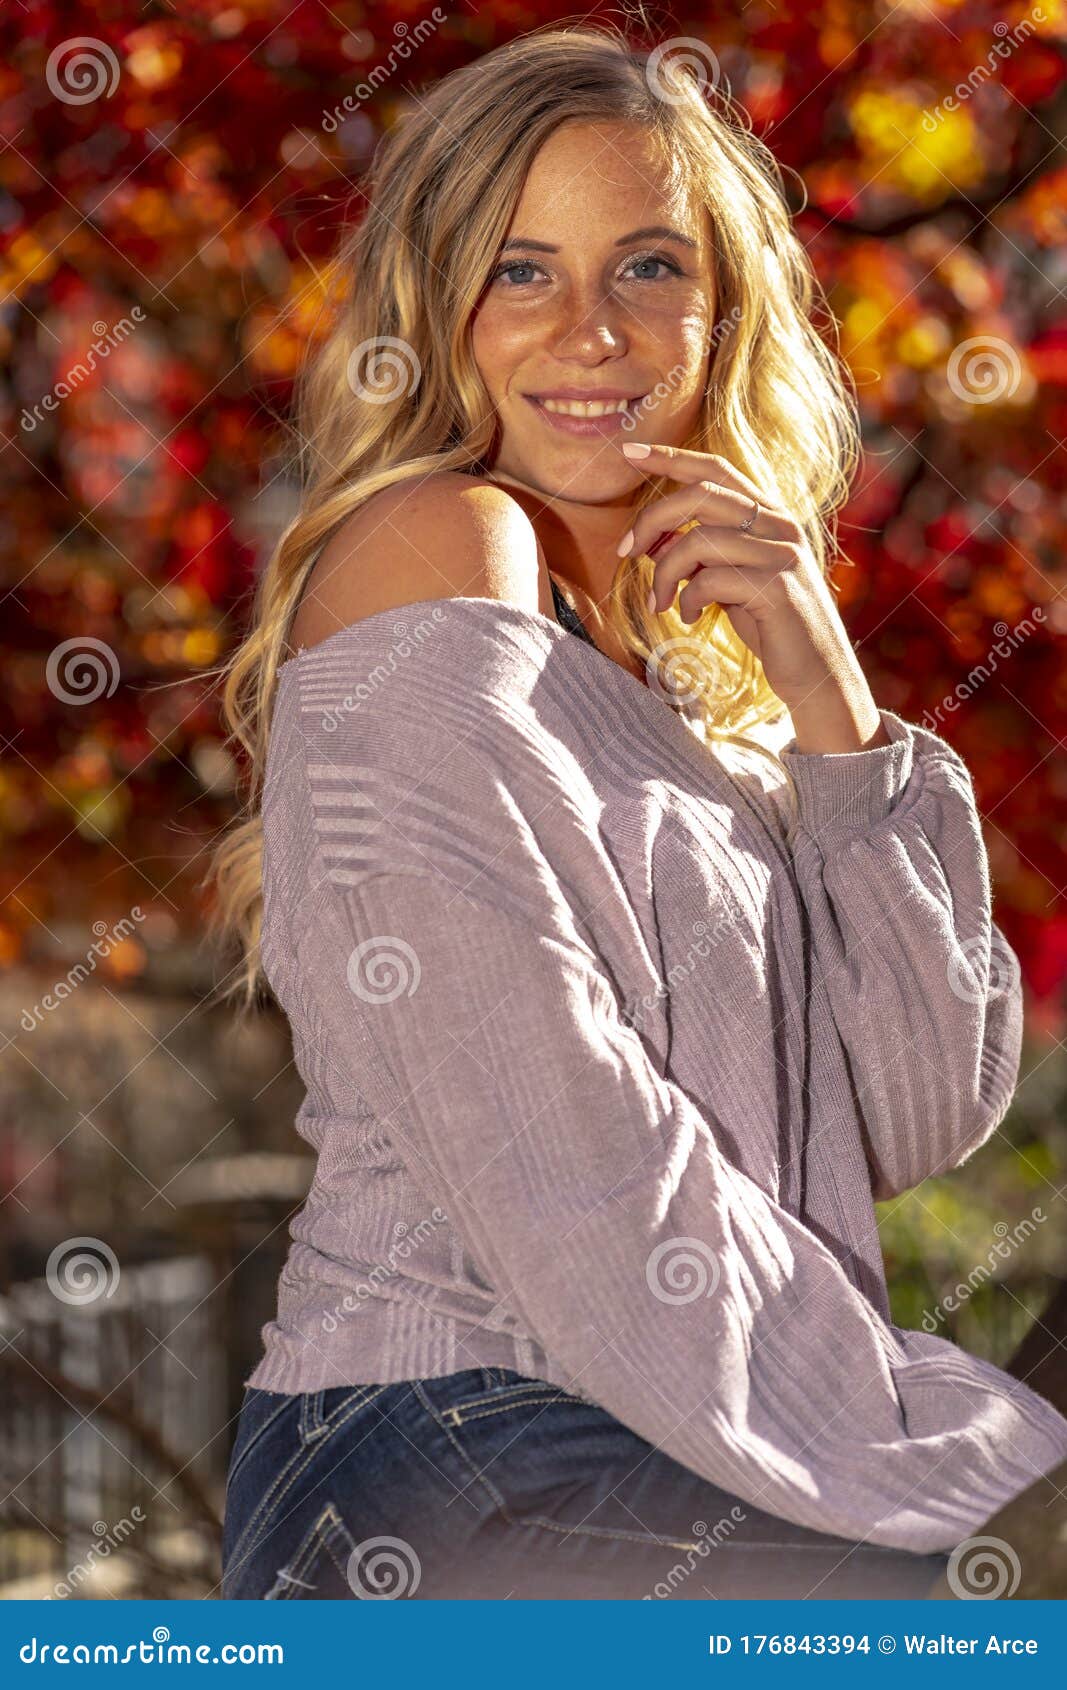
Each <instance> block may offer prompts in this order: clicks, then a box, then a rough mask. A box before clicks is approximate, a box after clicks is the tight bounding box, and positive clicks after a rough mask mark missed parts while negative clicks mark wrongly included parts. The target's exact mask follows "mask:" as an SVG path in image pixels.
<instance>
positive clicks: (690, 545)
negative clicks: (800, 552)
mask: <svg viewBox="0 0 1067 1690" xmlns="http://www.w3.org/2000/svg"><path fill="white" fill-rule="evenodd" d="M792 556H793V552H792V549H791V547H790V546H789V545H788V544H786V543H785V542H783V541H777V540H761V539H758V538H757V537H756V536H755V535H752V534H738V533H736V532H733V531H731V530H729V529H722V528H719V529H713V528H704V527H701V528H695V529H694V530H693V532H692V533H691V534H686V535H684V536H683V537H682V538H681V539H679V540H672V541H671V543H670V545H669V546H668V547H667V548H666V549H665V550H664V552H663V553H662V555H661V556H660V557H658V558H657V559H656V563H655V568H654V570H653V574H652V591H653V593H654V594H655V600H656V609H657V611H663V610H666V608H667V607H668V605H670V604H671V602H672V600H673V599H674V595H675V593H676V592H677V590H678V586H679V584H680V582H682V581H684V580H686V579H687V578H689V577H690V576H692V575H693V574H695V572H696V571H697V570H698V569H701V568H709V567H712V566H714V565H716V564H730V565H734V566H736V567H738V568H741V569H749V570H752V569H764V570H768V571H770V572H771V573H772V574H778V573H780V572H781V570H782V569H784V568H785V567H786V566H787V564H788V563H789V561H790V559H791V558H792Z"/></svg>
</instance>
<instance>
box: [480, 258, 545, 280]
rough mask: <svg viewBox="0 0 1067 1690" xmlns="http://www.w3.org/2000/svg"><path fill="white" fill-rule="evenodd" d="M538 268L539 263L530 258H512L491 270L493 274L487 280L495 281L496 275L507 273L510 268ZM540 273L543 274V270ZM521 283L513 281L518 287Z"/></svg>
mask: <svg viewBox="0 0 1067 1690" xmlns="http://www.w3.org/2000/svg"><path fill="white" fill-rule="evenodd" d="M540 269H541V266H540V264H535V263H534V262H533V260H532V259H530V258H513V259H512V261H511V263H510V264H501V265H498V267H497V268H496V269H495V270H494V271H493V274H492V275H491V276H490V278H489V280H490V281H491V282H495V281H496V280H497V279H498V277H500V276H506V275H509V274H510V273H511V271H512V270H540ZM541 274H542V275H543V274H544V271H543V270H542V271H541ZM521 285H522V284H521V283H518V282H517V283H515V286H516V287H519V286H521Z"/></svg>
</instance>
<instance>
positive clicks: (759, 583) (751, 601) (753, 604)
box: [677, 563, 773, 622]
mask: <svg viewBox="0 0 1067 1690" xmlns="http://www.w3.org/2000/svg"><path fill="white" fill-rule="evenodd" d="M772 579H773V577H767V576H765V575H754V574H753V573H752V571H751V570H746V569H742V568H738V567H735V565H733V564H729V563H717V564H712V565H711V567H710V568H706V569H698V570H697V572H696V574H695V575H694V576H693V578H692V580H690V581H688V582H687V583H686V585H685V586H684V587H683V589H682V591H681V592H680V593H679V595H678V605H677V611H678V615H679V616H680V617H681V619H682V621H683V622H696V621H697V620H698V618H699V617H701V616H702V615H703V614H704V611H705V610H706V609H707V608H708V606H709V605H712V604H721V605H722V606H723V608H724V609H728V610H735V609H738V608H740V609H744V610H746V611H750V612H751V611H752V610H753V609H755V608H758V607H763V606H765V605H766V589H767V587H768V585H769V582H770V580H772Z"/></svg>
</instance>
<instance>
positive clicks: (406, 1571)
mask: <svg viewBox="0 0 1067 1690" xmlns="http://www.w3.org/2000/svg"><path fill="white" fill-rule="evenodd" d="M947 1559H948V1558H947V1556H946V1555H914V1554H910V1553H908V1552H907V1551H906V1550H899V1549H884V1548H879V1547H877V1546H873V1545H870V1544H855V1543H851V1542H849V1541H848V1540H847V1539H845V1538H841V1537H835V1536H831V1535H829V1534H827V1533H823V1532H814V1531H809V1530H807V1529H806V1528H805V1527H803V1526H797V1525H792V1524H791V1523H790V1522H789V1521H787V1520H780V1519H778V1518H776V1517H775V1516H774V1515H772V1514H766V1513H764V1512H763V1511H762V1510H760V1509H759V1508H755V1507H753V1506H752V1505H751V1504H749V1503H746V1502H743V1501H742V1500H741V1499H740V1498H739V1497H736V1496H732V1495H730V1494H729V1493H728V1492H726V1491H722V1490H719V1489H718V1488H717V1487H716V1486H715V1485H712V1484H709V1483H708V1482H707V1481H706V1480H704V1479H701V1478H699V1477H698V1476H697V1475H696V1474H695V1473H693V1472H691V1471H690V1470H689V1469H688V1468H687V1467H683V1466H681V1465H680V1464H679V1463H678V1462H676V1461H673V1460H672V1459H671V1458H670V1457H669V1456H667V1455H664V1454H663V1453H662V1452H661V1451H660V1450H657V1449H655V1448H654V1447H653V1445H651V1444H650V1443H648V1442H646V1440H645V1439H644V1438H642V1437H639V1436H638V1434H637V1433H635V1432H632V1431H630V1429H629V1428H628V1427H627V1426H624V1425H623V1423H622V1422H621V1421H620V1420H617V1419H616V1418H615V1417H614V1416H613V1415H611V1414H609V1413H608V1412H607V1410H606V1409H603V1408H600V1407H598V1406H597V1405H596V1404H593V1403H590V1402H586V1401H585V1400H584V1399H582V1398H581V1397H578V1396H575V1395H573V1394H572V1393H570V1392H568V1391H566V1390H561V1389H560V1388H558V1387H557V1386H555V1385H549V1384H547V1383H546V1382H545V1381H544V1380H543V1379H531V1378H527V1377H525V1376H523V1375H522V1374H519V1373H515V1372H513V1371H511V1370H510V1369H508V1368H500V1367H472V1368H467V1369H465V1370H464V1371H463V1372H460V1373H451V1374H448V1375H446V1376H445V1377H443V1378H436V1379H408V1380H404V1381H402V1382H400V1383H398V1384H388V1385H338V1386H336V1387H332V1388H330V1389H327V1390H321V1391H307V1392H303V1393H301V1394H296V1395H287V1394H282V1393H279V1392H276V1391H263V1390H256V1389H253V1388H251V1387H246V1390H245V1398H244V1403H243V1405H242V1408H241V1413H240V1417H239V1420H238V1427H237V1436H236V1440H235V1443H234V1447H233V1452H232V1455H231V1458H230V1468H229V1476H228V1479H227V1490H226V1516H225V1522H224V1530H223V1548H222V1560H223V1580H222V1590H221V1595H222V1596H223V1597H224V1598H233V1597H237V1598H243V1599H248V1598H252V1599H258V1598H262V1599H264V1600H266V1601H288V1600H290V1599H291V1598H294V1597H307V1598H318V1599H321V1598H329V1599H334V1598H343V1599H347V1600H350V1599H352V1598H360V1599H367V1598H371V1599H380V1598H390V1597H400V1598H404V1599H410V1598H414V1599H415V1600H433V1599H464V1598H467V1599H470V1598H493V1599H497V1600H505V1599H506V1598H508V1597H511V1598H513V1599H528V1598H550V1597H564V1598H609V1599H610V1598H630V1599H641V1598H643V1597H647V1598H648V1599H650V1600H652V1601H656V1600H662V1599H671V1600H702V1599H703V1600H707V1599H708V1598H710V1597H716V1598H721V1597H772V1596H791V1597H801V1598H804V1597H816V1598H819V1597H867V1596H874V1597H915V1596H924V1595H925V1594H926V1592H927V1590H928V1589H929V1588H930V1586H931V1585H932V1584H933V1582H934V1580H935V1579H936V1578H937V1577H938V1576H939V1575H940V1574H941V1572H942V1571H943V1569H944V1567H945V1565H946V1563H947Z"/></svg>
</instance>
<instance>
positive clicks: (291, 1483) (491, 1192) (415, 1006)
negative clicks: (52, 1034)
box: [215, 28, 1067, 1599]
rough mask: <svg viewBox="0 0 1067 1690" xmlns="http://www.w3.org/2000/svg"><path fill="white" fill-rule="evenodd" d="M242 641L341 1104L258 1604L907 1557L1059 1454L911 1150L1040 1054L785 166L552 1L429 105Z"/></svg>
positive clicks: (247, 832)
mask: <svg viewBox="0 0 1067 1690" xmlns="http://www.w3.org/2000/svg"><path fill="white" fill-rule="evenodd" d="M336 269H337V274H338V276H339V277H340V278H341V279H342V281H343V284H344V288H345V294H346V297H345V299H344V302H343V304H342V306H341V308H340V311H339V313H338V316H337V319H336V322H335V324H334V325H333V327H332V330H331V333H330V335H329V338H328V339H326V340H325V341H324V342H323V344H322V345H320V346H319V348H318V349H317V350H316V351H315V353H314V356H313V357H312V359H311V360H310V363H309V366H308V369H307V371H306V374H305V378H304V382H303V389H302V396H301V397H302V408H301V413H300V428H301V436H302V444H303V449H304V468H305V475H304V490H303V497H302V503H301V507H300V512H299V515H298V517H297V519H296V520H295V521H294V523H293V524H292V525H291V527H290V528H289V530H288V532H287V533H286V534H285V536H284V538H283V539H282V541H281V543H280V544H279V546H278V549H277V551H276V553H275V555H274V557H273V558H272V559H271V561H270V563H269V566H268V567H267V569H266V572H265V574H264V576H263V579H262V584H261V589H260V592H259V599H258V605H257V608H256V614H255V617H254V620H253V625H252V628H251V631H250V632H249V634H248V637H247V639H246V640H245V641H244V643H243V645H242V646H241V648H240V650H239V651H238V652H237V653H236V656H235V657H234V659H233V662H232V667H231V669H230V673H229V676H228V681H227V686H226V694H225V698H226V707H227V710H228V712H229V718H230V721H231V724H232V727H233V731H234V733H235V735H236V736H237V738H238V739H239V740H240V741H241V742H242V743H243V744H244V746H245V747H246V748H247V750H248V752H249V754H250V761H251V770H252V783H251V789H250V795H249V810H248V814H247V815H246V816H245V817H244V818H243V819H242V821H241V823H240V825H239V826H237V827H236V828H235V829H234V831H233V833H232V835H231V836H229V837H228V838H227V839H226V841H225V843H224V845H223V847H222V849H221V851H220V852H219V855H218V858H217V861H216V864H215V869H216V874H217V883H218V888H219V900H218V904H219V912H220V920H221V922H222V923H223V924H224V926H225V927H226V928H227V929H228V930H229V931H231V932H232V933H234V934H236V935H238V936H240V938H241V939H242V940H243V943H244V966H243V970H242V973H241V983H242V984H243V986H244V989H245V992H246V995H248V996H249V997H251V996H252V995H254V993H255V991H256V988H257V985H258V982H259V981H260V979H261V977H262V978H265V979H266V981H267V982H268V983H269V985H270V987H271V988H272V990H273V991H274V992H275V994H276V996H277V998H278V1000H279V1002H280V1003H281V1005H282V1006H283V1008H284V1009H285V1011H286V1013H287V1015H288V1017H289V1019H290V1022H291V1025H292V1033H293V1040H294V1050H295V1057H296V1061H297V1063H298V1065H299V1069H300V1072H301V1075H302V1077H303V1079H304V1081H305V1083H306V1086H307V1097H306V1101H305V1103H304V1105H303V1106H302V1108H301V1110H300V1113H299V1116H298V1119H297V1122H296V1125H297V1129H298V1130H299V1132H300V1133H301V1134H302V1135H303V1136H304V1137H305V1138H306V1139H307V1141H308V1142H309V1143H310V1144H311V1145H313V1146H314V1148H315V1150H316V1152H317V1156H318V1159H317V1164H316V1174H315V1179H314V1183H313V1185H312V1188H311V1192H310V1195H309V1197H308V1199H307V1202H306V1204H305V1205H304V1207H303V1209H302V1210H301V1212H300V1214H299V1215H298V1216H297V1218H296V1219H295V1220H294V1221H293V1223H292V1228H291V1231H292V1245H291V1249H290V1252H289V1256H288V1260H287V1263H286V1266H285V1269H284V1271H283V1274H282V1277H281V1282H280V1285H279V1299H278V1312H277V1318H276V1319H275V1320H274V1321H271V1322H270V1323H268V1324H267V1326H266V1327H265V1328H264V1330H263V1343H264V1350H263V1356H262V1359H261V1360H260V1362H259V1364H258V1366H257V1367H256V1368H255V1370H254V1372H253V1373H252V1374H251V1376H250V1378H249V1379H248V1381H247V1382H246V1396H245V1400H244V1404H243V1408H242V1412H241V1415H240V1420H239V1424H238V1427H237V1433H236V1439H235V1444H234V1448H233V1453H232V1458H231V1463H230V1473H229V1482H228V1492H227V1506H226V1518H225V1541H224V1546H223V1561H224V1578H223V1584H222V1594H223V1595H224V1596H232V1597H241V1598H245V1597H251V1598H257V1597H265V1598H268V1599H278V1598H285V1599H288V1598H293V1597H328V1598H333V1597H344V1598H351V1597H357V1598H358V1597H367V1596H395V1597H405V1598H411V1597H414V1598H416V1599H419V1598H434V1597H442V1596H445V1597H460V1598H463V1597H480V1596H493V1597H498V1598H500V1599H504V1598H507V1597H509V1596H515V1597H530V1596H536V1597H544V1596H565V1597H566V1596H570V1597H589V1596H602V1597H628V1598H640V1597H645V1596H647V1597H657V1596H663V1597H668V1598H674V1597H678V1598H698V1599H699V1598H707V1597H708V1596H709V1595H714V1596H719V1597H721V1596H775V1595H791V1596H801V1597H809V1596H810V1597H826V1596H861V1595H876V1596H904V1595H914V1594H919V1593H921V1592H923V1591H925V1590H926V1589H927V1588H928V1587H929V1585H930V1584H931V1583H932V1581H933V1579H934V1578H935V1576H936V1575H937V1574H938V1573H940V1572H941V1571H942V1569H944V1567H945V1566H946V1563H947V1562H948V1560H949V1557H950V1555H951V1554H952V1553H953V1552H954V1551H958V1550H959V1549H960V1546H961V1545H966V1542H967V1540H968V1539H969V1537H970V1536H972V1535H973V1534H975V1533H977V1532H978V1531H979V1529H980V1528H981V1526H982V1524H983V1522H984V1521H985V1520H986V1519H987V1518H988V1517H989V1516H990V1515H991V1514H992V1513H993V1512H994V1511H995V1510H996V1509H997V1508H998V1507H999V1506H1000V1505H1001V1504H1003V1503H1004V1502H1006V1501H1007V1500H1008V1499H1009V1498H1011V1497H1013V1496H1015V1495H1016V1494H1017V1493H1018V1492H1020V1491H1021V1490H1023V1489H1024V1488H1025V1487H1026V1486H1027V1485H1028V1484H1030V1483H1031V1481H1032V1480H1034V1479H1036V1478H1037V1477H1038V1476H1039V1475H1041V1474H1043V1473H1046V1472H1048V1471H1049V1470H1050V1469H1051V1468H1052V1467H1054V1466H1055V1465H1056V1464H1057V1463H1058V1462H1059V1461H1061V1460H1063V1458H1064V1457H1065V1456H1067V1421H1065V1420H1064V1419H1063V1418H1061V1416H1060V1415H1059V1413H1058V1412H1057V1411H1056V1410H1055V1409H1054V1408H1053V1407H1052V1406H1051V1405H1050V1404H1049V1403H1048V1402H1046V1401H1045V1400H1044V1399H1043V1398H1041V1397H1040V1396H1038V1395H1036V1394H1035V1393H1034V1392H1033V1391H1031V1390H1029V1389H1028V1388H1027V1387H1026V1386H1025V1385H1024V1384H1021V1383H1018V1382H1017V1381H1015V1380H1013V1379H1011V1378H1009V1377H1008V1376H1007V1375H1006V1374H1004V1373H1003V1372H1001V1371H1000V1370H998V1369H997V1368H996V1367H994V1366H992V1365H990V1364H988V1363H986V1362H984V1361H981V1360H978V1359H976V1358H975V1357H973V1356H970V1355H968V1354H965V1353H964V1352H962V1351H961V1350H959V1349H958V1348H956V1347H955V1346H954V1345H952V1344H951V1343H950V1342H948V1341H947V1340H946V1339H944V1338H943V1337H941V1336H940V1335H938V1334H936V1333H933V1334H930V1333H925V1332H922V1333H920V1332H912V1331H903V1330H901V1329H900V1328H898V1327H896V1326H895V1325H894V1324H893V1323H892V1321H891V1319H890V1313H889V1307H888V1301H887V1297H886V1287H885V1277H884V1271H883V1265H882V1259H881V1255H880V1251H879V1246H878V1237H877V1231H876V1226H875V1215H874V1210H873V1200H874V1199H875V1198H880V1197H886V1196H889V1195H891V1194H893V1193H896V1192H900V1191H904V1190H906V1189H907V1188H909V1187H910V1186H913V1185H915V1184H916V1183H918V1182H919V1181H920V1180H922V1179H923V1178H924V1177H925V1176H926V1175H928V1174H930V1173H932V1172H935V1171H943V1170H945V1169H946V1168H951V1167H953V1166H955V1165H957V1164H958V1163H959V1162H961V1161H962V1160H963V1159H964V1158H965V1157H967V1156H968V1155H969V1154H970V1153H971V1152H972V1151H973V1150H974V1149H975V1147H976V1146H977V1145H979V1144H981V1143H982V1142H983V1141H984V1140H985V1139H987V1138H988V1137H989V1135H990V1134H991V1133H992V1132H993V1131H994V1129H995V1128H996V1126H997V1124H998V1123H999V1121H1000V1120H1001V1119H1002V1117H1003V1115H1004V1112H1005V1110H1006V1109H1007V1107H1008V1104H1009V1102H1010V1099H1011V1095H1012V1091H1013V1088H1014V1085H1015V1082H1016V1078H1017V1067H1018V1060H1019V1051H1020V1037H1021V1019H1020V991H1019V983H1018V971H1017V968H1015V969H1014V970H1013V968H1012V966H1011V965H1012V964H1013V963H1014V960H1015V959H1014V958H1013V957H1012V954H1011V952H1010V951H1009V950H1008V947H1007V945H1006V942H1005V940H1004V938H1003V936H1002V935H1001V934H1000V932H999V930H998V929H997V928H996V927H995V925H993V923H992V922H991V918H990V889H989V880H988V871H987V862H986V856H985V852H984V848H983V843H982V837H981V831H980V826H979V821H978V816H977V813H976V811H975V807H974V799H973V793H972V788H971V783H970V778H969V775H968V773H967V771H966V769H965V767H964V765H963V764H962V762H961V761H960V759H959V757H958V756H957V755H956V754H955V752H953V751H952V750H951V749H950V747H949V746H948V745H947V744H946V743H945V742H944V741H943V740H941V739H939V738H938V737H937V736H935V735H933V734H931V733H929V732H927V731H925V730H924V729H922V728H919V727H917V726H915V725H914V724H911V723H908V722H906V721H904V720H902V719H901V718H900V717H899V716H897V715H896V714H894V713H893V712H892V711H889V710H885V709H880V708H879V707H878V706H877V705H876V704H875V701H874V699H873V698H872V695H871V692H870V689H869V687H868V685H867V683H866V681H865V678H864V676H863V673H862V671H861V669H860V666H859V664H858V662H857V659H856V656H855V654H854V652H853V649H852V646H851V643H850V641H849V638H848V634H847V631H846V629H845V628H844V626H843V625H842V622H841V620H840V617H839V615H838V613H837V610H836V607H835V604H834V599H833V596H832V593H831V592H830V590H829V588H828V586H827V581H826V572H827V569H828V566H829V563H830V561H831V559H832V555H833V528H832V523H833V513H834V512H835V511H836V510H837V509H838V508H839V507H840V504H841V502H842V500H843V498H844V496H845V492H846V488H847V484H848V479H849V475H850V472H851V470H852V468H853V467H854V463H855V435H854V423H853V415H852V411H851V408H850V403H849V399H848V396H847V393H846V391H845V388H844V386H843V383H842V378H841V375H840V373H839V369H838V366H837V364H836V361H835V359H834V358H833V356H832V355H831V353H830V352H829V351H827V349H826V347H825V345H824V342H823V340H822V339H821V338H820V335H819V334H818V333H817V331H816V327H815V326H814V324H813V315H814V312H815V310H816V304H817V293H816V289H815V286H814V283H813V279H812V275H811V272H810V270H809V266H808V263H807V260H806V257H805V254H804V251H803V249H802V247H801V246H800V245H799V243H798V241H797V238H796V236H795V234H794V233H793V231H792V229H791V226H790V220H789V216H788V214H787V210H786V207H785V204H784V201H783V196H782V191H781V184H780V181H779V179H778V178H777V176H776V173H775V170H774V167H773V163H772V161H771V159H770V157H769V156H768V154H767V153H766V151H765V150H764V149H763V147H762V146H760V145H759V144H758V143H757V142H756V141H755V139H754V138H753V137H752V135H751V134H750V133H749V132H748V131H747V130H746V128H745V126H744V124H743V123H742V122H741V121H740V119H739V117H738V115H737V114H736V113H735V112H734V111H733V110H732V109H731V108H730V106H729V104H728V102H727V101H726V100H725V99H724V98H723V97H722V96H721V95H720V94H718V93H716V92H715V91H714V90H713V89H712V88H711V87H709V86H704V85H702V83H701V79H700V77H699V76H697V75H695V74H694V72H693V69H692V67H691V66H690V67H688V68H687V67H686V66H684V65H682V64H680V63H679V62H677V61H676V60H674V59H672V57H671V55H670V54H663V53H660V52H655V53H652V54H648V53H645V52H642V51H637V50H636V49H631V47H630V46H629V45H628V43H627V42H626V40H625V39H624V38H623V37H622V36H620V35H618V34H617V33H616V32H614V31H613V30H610V29H601V28H592V29H590V28H580V29H575V30H570V31H560V30H556V29H549V30H543V31H538V32H535V33H533V34H531V35H527V36H524V37H523V38H521V39H519V40H517V41H515V42H513V43H512V44H510V45H508V46H507V47H504V48H501V49H499V50H498V51H495V52H493V53H490V54H488V55H487V56H486V57H484V58H482V59H480V60H479V61H478V62H477V63H474V64H471V65H469V66H467V67H465V68H464V69H462V70H460V71H457V72H455V73H454V74H452V75H450V76H448V77H446V78H445V79H444V80H443V81H442V82H440V83H439V84H438V85H436V86H435V87H434V88H433V89H432V90H431V91H430V92H429V93H428V94H426V95H422V96H420V98H419V99H418V100H417V101H415V102H413V104H412V106H411V107H410V109H409V111H408V113H407V115H405V117H404V118H403V121H402V122H401V123H400V124H399V125H398V126H397V128H396V129H395V130H393V131H392V132H390V133H389V134H388V135H387V136H386V138H385V139H384V140H383V142H382V144H381V147H380V150H379V153H378V155H377V157H376V160H375V166H374V171H373V177H372V180H371V182H370V184H369V205H368V209H367V211H366V214H365V216H364V217H363V218H362V220H361V221H360V223H359V225H358V227H356V228H354V229H353V230H352V232H351V233H350V234H349V235H348V237H347V239H346V241H345V243H344V245H343V246H342V247H341V250H340V252H339V255H338V259H337V266H336Z"/></svg>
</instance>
